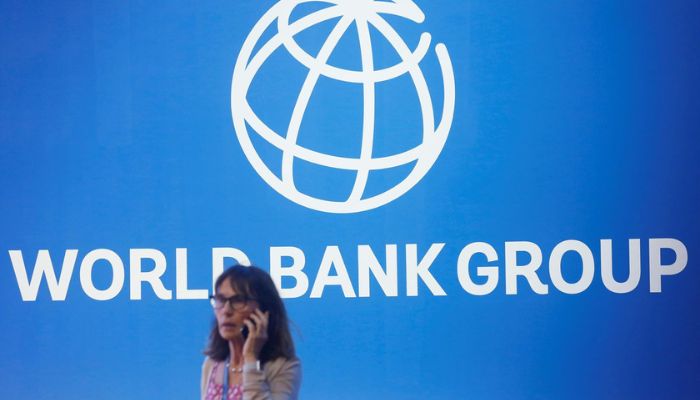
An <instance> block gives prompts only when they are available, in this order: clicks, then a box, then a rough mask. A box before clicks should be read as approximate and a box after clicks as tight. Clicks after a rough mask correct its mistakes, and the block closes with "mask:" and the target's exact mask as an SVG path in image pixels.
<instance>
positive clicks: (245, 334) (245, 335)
mask: <svg viewBox="0 0 700 400" xmlns="http://www.w3.org/2000/svg"><path fill="white" fill-rule="evenodd" d="M241 335H243V340H245V339H248V325H243V328H241Z"/></svg>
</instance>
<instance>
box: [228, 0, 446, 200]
mask: <svg viewBox="0 0 700 400" xmlns="http://www.w3.org/2000/svg"><path fill="white" fill-rule="evenodd" d="M312 3H313V4H314V7H313V8H312V7H310V6H311V4H312ZM304 7H306V8H304ZM300 10H301V11H300ZM303 10H306V11H304V12H302V11H303ZM294 17H296V18H294ZM397 19H398V20H399V22H398V23H397V22H393V23H392V22H390V20H391V21H396V20H397ZM424 20H425V15H424V13H423V11H422V10H421V9H420V8H419V7H418V5H416V3H414V2H413V1H411V0H394V1H372V0H324V1H309V0H282V1H280V2H278V3H276V4H275V5H273V6H272V8H270V9H269V10H268V11H267V12H266V13H265V14H264V15H263V16H262V17H261V18H260V20H259V21H258V22H257V23H256V24H255V26H254V27H253V29H252V30H251V32H250V33H249V35H248V36H247V38H246V40H245V42H244V43H243V46H242V48H241V51H240V53H239V55H238V59H237V61H236V64H235V68H234V72H233V79H232V85H231V111H232V116H233V124H234V128H235V131H236V135H237V137H238V140H239V142H240V144H241V147H242V149H243V151H244V153H245V155H246V157H247V159H248V161H249V162H250V164H251V165H252V166H253V168H254V169H255V171H256V172H257V173H258V174H259V175H260V177H262V178H263V180H264V181H265V182H266V183H267V184H268V185H270V186H271V187H272V188H273V189H275V190H276V191H277V192H278V193H280V194H281V195H283V196H284V197H286V198H288V199H289V200H291V201H293V202H295V203H297V204H300V205H302V206H305V207H308V208H311V209H314V210H318V211H322V212H328V213H357V212H362V211H367V210H371V209H374V208H376V207H380V206H382V205H385V204H387V203H389V202H391V201H393V200H395V199H397V198H398V197H400V196H402V195H403V194H405V193H406V192H407V191H408V190H410V189H411V188H412V187H413V186H415V185H416V184H417V183H418V182H419V181H420V180H421V179H422V178H423V177H424V176H425V174H426V173H427V172H428V171H429V170H430V168H431V167H432V166H433V164H434V163H435V161H436V160H437V158H438V156H439V155H440V152H441V151H442V149H443V147H444V145H445V141H446V140H447V136H448V134H449V131H450V126H451V124H452V118H453V114H454V105H455V83H454V73H453V69H452V63H451V60H450V56H449V54H448V51H447V48H446V47H445V45H444V44H442V43H438V44H437V45H435V46H434V54H433V53H432V52H430V49H431V35H430V34H429V33H427V32H422V31H421V30H418V35H416V36H417V38H418V39H417V44H416V45H415V46H413V48H411V47H409V45H408V44H407V42H406V41H405V40H404V38H403V37H402V35H401V34H400V32H399V29H397V27H396V25H397V24H399V25H401V24H406V23H409V24H410V25H411V26H413V27H414V29H415V28H416V27H417V26H418V25H419V24H421V23H422V22H423V21H424ZM322 25H324V26H328V27H329V28H328V30H327V31H324V34H323V35H322V38H321V39H320V40H319V41H318V43H319V44H318V46H317V47H318V48H317V49H315V50H313V49H310V48H308V47H305V46H304V45H302V44H301V43H300V42H299V38H300V37H302V36H303V35H305V32H307V31H309V30H312V29H315V28H316V27H319V26H322ZM401 26H404V25H401ZM418 29H419V27H418ZM316 36H317V37H318V34H317V35H316ZM379 39H381V41H382V42H383V43H384V45H385V47H386V48H385V49H384V50H381V51H380V50H379V45H380V44H379V43H377V42H378V40H379ZM349 40H352V41H354V46H355V48H357V49H359V51H357V53H358V54H356V55H357V57H356V58H358V60H356V61H357V67H354V68H346V67H344V66H341V65H338V64H336V63H334V62H333V61H332V60H333V57H336V56H343V54H339V53H342V52H343V50H341V48H340V43H341V42H344V43H349V42H348V41H349ZM348 48H349V49H350V48H352V44H351V45H349V47H348ZM386 49H390V50H391V52H392V53H393V55H394V56H396V60H397V61H396V62H394V63H393V64H391V65H380V61H381V60H380V57H378V54H386V53H388V52H389V51H388V50H386ZM279 52H284V53H285V55H284V57H286V59H285V58H281V57H282V56H277V55H275V54H277V53H279ZM347 54H350V53H347ZM347 54H345V55H346V56H347ZM273 55H275V56H274V57H273ZM428 57H436V59H437V64H436V63H435V59H433V65H436V66H437V67H435V68H434V70H435V71H437V72H436V73H435V74H434V75H437V76H438V77H439V81H441V82H440V83H441V85H438V86H437V90H436V89H435V85H432V86H430V85H429V82H428V79H427V78H426V74H425V73H424V70H423V67H422V63H423V61H424V60H426V59H427V58H428ZM280 60H283V61H280ZM282 64H284V65H282ZM292 64H294V65H292ZM268 66H269V67H270V68H277V70H278V71H280V70H281V71H285V70H289V71H292V69H293V68H303V76H302V77H301V79H299V84H298V85H297V86H294V85H292V84H291V83H289V82H291V81H293V78H292V74H291V72H290V75H289V77H288V78H287V75H285V72H282V73H281V74H280V73H279V72H278V75H277V76H276V79H274V80H268V81H262V82H263V83H262V84H261V86H262V88H263V89H262V91H263V92H264V93H263V94H262V95H260V94H258V95H257V96H258V98H259V99H263V100H259V101H258V102H257V104H253V102H251V97H252V96H253V94H251V87H252V85H253V82H254V81H255V80H256V79H258V78H257V76H258V75H259V74H261V73H262V71H263V70H265V69H266V68H267V67H268ZM260 79H263V78H260ZM322 80H323V81H324V82H325V81H329V80H330V81H333V82H335V83H333V82H331V83H323V85H327V86H328V87H333V88H335V86H330V85H332V84H336V85H337V84H338V83H341V84H343V85H345V86H347V85H352V86H354V87H355V88H350V89H349V90H351V91H352V90H355V92H357V93H359V94H360V101H359V102H358V105H357V106H356V107H355V110H356V111H357V113H356V115H355V116H350V117H348V116H346V115H345V114H344V115H343V116H342V117H341V116H337V117H334V115H336V114H335V113H336V112H338V113H339V112H341V111H342V112H346V111H347V110H349V109H353V108H352V107H351V106H350V105H349V103H352V102H350V101H347V99H346V98H341V99H340V100H337V101H335V102H334V101H332V100H327V97H326V95H324V97H323V98H321V99H319V100H317V101H315V102H314V101H312V99H314V96H317V97H318V96H321V95H320V94H318V93H317V92H319V90H320V89H319V87H317V86H320V85H321V82H322ZM396 80H401V82H408V83H409V85H410V86H411V87H410V91H409V92H410V95H409V94H407V93H409V92H407V91H403V92H400V93H398V92H396V93H390V95H389V97H386V95H384V96H385V97H384V100H382V98H379V96H380V91H381V90H382V89H383V88H385V87H391V83H392V82H393V81H396ZM271 82H272V83H271ZM431 82H432V81H431ZM282 87H284V89H285V90H282V89H281V88H282ZM290 88H292V89H290ZM387 90H389V89H387ZM431 91H432V92H437V93H438V95H439V94H441V95H442V96H441V97H437V100H439V102H440V103H441V113H438V110H437V109H436V106H435V104H436V96H435V94H434V93H431ZM282 92H286V93H282ZM289 92H292V93H289ZM290 96H291V97H290ZM391 96H393V97H391ZM290 98H291V100H289V99H290ZM387 98H388V99H389V100H386V99H387ZM285 99H286V100H285ZM411 101H413V102H414V104H415V105H416V107H415V108H416V112H414V113H411V112H407V113H406V114H404V115H405V118H404V117H401V114H397V113H398V111H396V110H394V108H397V107H400V106H401V105H402V104H404V103H406V104H409V103H410V102H411ZM312 103H313V104H312ZM380 104H381V105H383V107H384V108H383V109H382V110H383V111H380V110H379V109H378V105H380ZM394 105H395V106H396V107H394ZM317 108H321V112H322V117H320V118H315V121H316V122H318V121H321V122H320V123H319V126H320V128H318V127H317V128H309V127H308V125H309V124H311V122H308V121H306V120H307V119H308V120H312V119H313V118H312V117H311V116H310V113H316V115H319V110H317ZM280 110H282V111H284V114H283V115H284V117H283V118H280V117H277V120H278V123H277V126H272V124H271V123H270V122H269V121H268V120H266V119H265V118H264V117H261V115H262V114H264V113H265V112H276V111H280ZM390 113H392V114H391V115H394V116H396V115H399V116H400V118H398V119H397V122H395V123H393V125H390V126H388V127H387V126H386V124H383V125H382V122H383V121H382V118H383V117H384V115H389V114H390ZM436 114H439V115H436ZM413 117H415V118H414V119H415V121H414V122H410V126H409V125H406V124H409V122H406V123H403V122H404V121H408V120H411V118H413ZM280 121H282V122H280ZM347 126H357V129H355V130H354V131H353V130H352V129H348V131H347V132H342V133H340V132H341V131H343V129H344V128H345V127H347ZM380 126H383V131H381V132H380V129H379V127H380ZM409 128H410V129H409ZM413 128H415V131H416V134H415V138H416V140H415V143H412V144H411V145H410V146H408V147H406V148H402V149H401V150H398V151H394V152H392V153H391V154H380V151H379V149H378V148H377V147H378V144H379V143H389V144H400V143H402V142H403V141H404V139H405V138H407V137H408V136H409V135H408V133H407V132H408V131H410V130H412V129H413ZM305 135H306V136H305ZM312 136H313V137H315V140H316V142H315V143H319V145H318V146H316V148H314V147H313V146H310V145H305V144H304V139H305V137H312ZM341 142H342V143H341ZM344 143H350V144H348V145H346V144H344ZM262 147H269V148H272V149H274V150H275V151H276V152H277V153H276V154H278V156H268V157H267V158H266V157H263V156H262V155H261V148H262ZM348 148H353V149H354V153H353V154H347V152H346V153H343V152H344V151H346V150H347V149H348ZM270 154H275V153H270ZM308 166H310V167H314V168H316V169H319V168H320V169H325V170H332V171H338V172H339V173H344V174H345V175H344V176H348V174H350V176H351V177H350V178H349V179H347V178H343V179H344V181H342V182H345V183H347V185H346V187H344V186H343V185H342V184H341V180H338V182H336V181H334V179H333V178H325V180H323V181H320V183H318V185H317V186H321V185H324V187H328V188H332V189H334V190H335V189H337V193H334V194H333V195H330V194H327V193H314V191H313V186H309V185H308V184H307V187H306V188H303V187H301V186H302V184H301V183H303V182H304V179H306V181H309V178H305V176H304V175H303V174H302V172H300V170H301V169H302V168H307V169H309V170H310V167H308ZM392 170H397V171H400V172H398V175H399V176H398V178H396V173H394V179H395V180H394V181H391V183H390V184H388V185H385V186H386V187H382V188H380V189H377V188H374V189H373V191H370V190H369V183H371V182H372V179H373V174H376V175H377V176H381V174H382V173H386V172H390V171H392ZM318 179H320V178H318ZM375 181H377V182H378V181H380V180H379V179H375ZM312 182H315V181H312ZM381 182H384V183H386V182H389V180H388V179H387V180H385V181H381Z"/></svg>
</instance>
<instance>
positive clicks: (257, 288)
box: [204, 264, 295, 364]
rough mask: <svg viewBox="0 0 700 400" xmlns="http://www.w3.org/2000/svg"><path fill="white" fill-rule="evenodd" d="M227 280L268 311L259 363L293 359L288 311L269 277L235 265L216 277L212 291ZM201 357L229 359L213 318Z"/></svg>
mask: <svg viewBox="0 0 700 400" xmlns="http://www.w3.org/2000/svg"><path fill="white" fill-rule="evenodd" d="M226 280H229V282H230V284H231V288H233V290H235V291H236V293H238V294H242V295H245V296H247V297H252V298H255V299H257V301H258V304H259V305H260V309H261V310H262V311H269V312H270V320H269V323H268V327H267V334H268V339H267V342H266V343H265V345H264V346H263V348H262V350H261V351H260V363H262V364H264V363H265V362H267V361H271V360H274V359H276V358H279V357H284V358H287V359H292V358H295V354H294V343H293V342H292V335H291V334H290V333H289V321H288V319H287V311H286V310H285V308H284V303H283V302H282V299H281V298H280V295H279V293H278V292H277V287H276V286H275V284H274V282H272V278H270V275H268V273H267V272H265V271H263V270H262V269H260V268H258V267H254V266H250V267H247V266H243V265H240V264H236V265H234V266H232V267H230V268H228V269H226V271H224V273H222V274H221V275H219V277H218V278H217V279H216V283H215V284H214V288H215V291H218V290H219V287H220V286H221V284H223V283H224V282H225V281H226ZM204 354H205V355H207V356H209V358H211V359H213V360H216V361H223V360H225V359H226V358H227V357H228V356H229V346H228V341H226V339H224V338H223V337H221V335H220V334H219V328H218V326H217V323H216V318H214V324H213V327H212V329H211V333H210V334H209V343H208V344H207V348H206V349H205V350H204Z"/></svg>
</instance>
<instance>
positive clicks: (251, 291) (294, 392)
mask: <svg viewBox="0 0 700 400" xmlns="http://www.w3.org/2000/svg"><path fill="white" fill-rule="evenodd" d="M214 288H215V291H214V293H215V294H214V295H212V296H210V299H211V303H212V306H213V307H214V315H215V316H216V320H215V321H214V326H213V328H212V331H211V334H210V335H209V344H208V346H207V348H206V350H205V351H204V354H206V355H207V358H206V359H205V360H204V365H203V366H202V387H201V398H202V400H222V399H223V400H240V399H246V400H262V399H266V400H267V399H275V400H283V399H284V400H287V399H296V398H297V397H298V394H299V386H300V385H301V363H300V362H299V359H297V358H296V356H295V354H294V343H293V342H292V337H291V335H290V333H289V323H288V321H287V312H286V311H285V309H284V304H283V303H282V299H281V298H280V296H279V293H278V292H277V288H276V287H275V284H274V283H273V282H272V279H271V278H270V275H268V274H267V273H266V272H265V271H263V270H261V269H260V268H257V267H245V266H241V265H235V266H233V267H231V268H229V269H227V270H226V271H224V273H223V274H221V276H219V277H218V278H217V279H216V283H215V285H214Z"/></svg>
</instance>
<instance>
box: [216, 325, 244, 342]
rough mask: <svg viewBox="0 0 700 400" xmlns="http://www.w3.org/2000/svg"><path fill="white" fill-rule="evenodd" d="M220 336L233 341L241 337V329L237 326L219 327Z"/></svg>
mask: <svg viewBox="0 0 700 400" xmlns="http://www.w3.org/2000/svg"><path fill="white" fill-rule="evenodd" d="M219 335H221V337H222V338H224V339H226V340H232V339H235V338H237V337H239V336H241V328H239V327H237V326H232V327H228V326H220V327H219Z"/></svg>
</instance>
